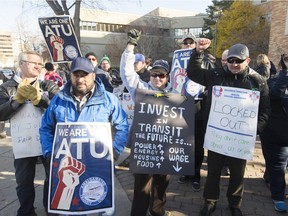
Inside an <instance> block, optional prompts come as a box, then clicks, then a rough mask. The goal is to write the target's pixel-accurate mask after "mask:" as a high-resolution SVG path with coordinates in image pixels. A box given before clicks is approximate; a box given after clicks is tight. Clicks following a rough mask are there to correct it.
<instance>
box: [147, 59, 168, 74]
mask: <svg viewBox="0 0 288 216" xmlns="http://www.w3.org/2000/svg"><path fill="white" fill-rule="evenodd" d="M150 71H151V72H159V73H166V74H169V72H170V71H169V64H168V62H167V61H165V60H162V59H160V60H156V61H155V62H154V64H153V65H152V68H151V70H150Z"/></svg>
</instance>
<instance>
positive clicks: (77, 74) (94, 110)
mask: <svg viewBox="0 0 288 216" xmlns="http://www.w3.org/2000/svg"><path fill="white" fill-rule="evenodd" d="M70 73H71V79H70V80H69V81H68V82H67V83H66V84H65V86H64V88H63V89H62V90H61V91H60V92H59V93H58V94H57V95H56V96H55V97H54V98H53V100H52V101H51V103H50V105H49V107H48V108H47V110H46V112H45V113H44V116H43V119H42V124H41V128H40V141H41V145H42V152H43V156H44V157H45V158H46V160H47V161H48V162H49V161H50V159H51V154H52V145H53V139H54V132H55V129H56V124H57V123H58V122H110V123H111V126H112V134H113V138H112V139H113V155H114V160H117V159H118V156H119V154H121V153H122V151H123V150H124V147H125V145H126V141H127V136H128V128H129V126H128V121H127V117H126V114H125V112H124V111H123V110H122V108H121V106H120V103H119V100H118V98H117V97H116V96H114V95H113V94H112V93H110V92H107V91H106V90H105V88H104V85H103V84H102V82H101V81H100V80H99V79H96V73H94V66H93V64H92V63H91V62H90V61H89V60H88V59H86V58H84V57H78V58H76V59H75V60H73V62H72V64H71V71H70Z"/></svg>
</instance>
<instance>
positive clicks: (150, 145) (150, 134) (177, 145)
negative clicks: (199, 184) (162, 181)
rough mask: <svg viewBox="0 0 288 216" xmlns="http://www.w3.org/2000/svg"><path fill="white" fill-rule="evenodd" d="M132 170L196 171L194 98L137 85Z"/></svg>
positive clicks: (162, 171)
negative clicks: (146, 88) (163, 92)
mask: <svg viewBox="0 0 288 216" xmlns="http://www.w3.org/2000/svg"><path fill="white" fill-rule="evenodd" d="M131 146H132V148H131V156H130V171H131V172H133V173H150V174H177V175H193V174H194V99H193V98H192V97H190V96H188V97H185V96H182V95H180V94H172V93H167V94H165V95H163V94H162V93H159V92H155V91H150V90H143V89H138V90H137V92H136V104H135V110H134V120H133V124H132V141H131Z"/></svg>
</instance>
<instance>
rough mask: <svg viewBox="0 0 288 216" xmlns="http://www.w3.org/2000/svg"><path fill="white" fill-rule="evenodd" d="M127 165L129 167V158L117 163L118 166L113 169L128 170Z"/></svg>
mask: <svg viewBox="0 0 288 216" xmlns="http://www.w3.org/2000/svg"><path fill="white" fill-rule="evenodd" d="M129 165H130V158H129V157H127V158H126V159H124V160H123V161H122V162H121V163H119V164H118V166H115V167H116V168H117V169H119V170H129Z"/></svg>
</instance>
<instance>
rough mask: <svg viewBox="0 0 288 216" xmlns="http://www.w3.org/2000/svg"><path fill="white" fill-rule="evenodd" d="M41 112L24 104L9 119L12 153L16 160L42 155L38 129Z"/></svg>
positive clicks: (30, 105)
mask: <svg viewBox="0 0 288 216" xmlns="http://www.w3.org/2000/svg"><path fill="white" fill-rule="evenodd" d="M41 119H42V112H41V110H40V109H39V108H37V107H35V106H33V104H32V103H31V102H26V103H25V104H24V105H23V106H22V108H21V110H20V111H18V112H17V114H16V115H14V116H13V117H12V118H11V119H10V123H11V137H12V147H13V153H14V156H15V158H16V159H18V158H26V157H34V156H39V155H42V149H41V145H40V140H39V128H40V125H41Z"/></svg>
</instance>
